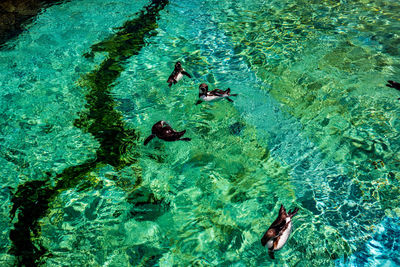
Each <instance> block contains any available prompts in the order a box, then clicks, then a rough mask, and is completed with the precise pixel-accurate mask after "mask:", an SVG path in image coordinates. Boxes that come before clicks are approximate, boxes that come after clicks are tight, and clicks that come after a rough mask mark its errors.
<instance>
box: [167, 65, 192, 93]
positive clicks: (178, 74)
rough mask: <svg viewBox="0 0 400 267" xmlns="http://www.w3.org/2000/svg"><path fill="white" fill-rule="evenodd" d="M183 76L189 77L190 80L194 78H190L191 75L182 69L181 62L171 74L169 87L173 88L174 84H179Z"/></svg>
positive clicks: (168, 81)
mask: <svg viewBox="0 0 400 267" xmlns="http://www.w3.org/2000/svg"><path fill="white" fill-rule="evenodd" d="M183 75H186V76H188V77H189V78H192V76H190V74H189V73H187V72H186V71H185V70H184V69H183V68H182V64H181V62H179V61H178V62H176V63H175V68H174V71H173V72H172V73H171V75H170V76H169V78H168V80H167V83H169V85H168V86H169V87H171V86H172V84H176V83H177V82H179V81H180V79H182V77H183Z"/></svg>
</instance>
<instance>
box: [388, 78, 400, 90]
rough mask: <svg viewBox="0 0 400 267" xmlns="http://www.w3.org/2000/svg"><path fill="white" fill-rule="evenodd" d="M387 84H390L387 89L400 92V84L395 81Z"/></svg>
mask: <svg viewBox="0 0 400 267" xmlns="http://www.w3.org/2000/svg"><path fill="white" fill-rule="evenodd" d="M387 82H388V83H387V84H386V86H387V87H390V88H394V89H397V90H400V83H398V82H394V81H391V80H389V81H387Z"/></svg>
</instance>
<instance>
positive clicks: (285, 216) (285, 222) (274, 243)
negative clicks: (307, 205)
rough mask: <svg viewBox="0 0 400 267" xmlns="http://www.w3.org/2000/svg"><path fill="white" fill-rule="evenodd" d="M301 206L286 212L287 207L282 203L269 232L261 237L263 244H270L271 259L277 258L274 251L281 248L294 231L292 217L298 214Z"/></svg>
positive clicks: (269, 253)
mask: <svg viewBox="0 0 400 267" xmlns="http://www.w3.org/2000/svg"><path fill="white" fill-rule="evenodd" d="M298 210H299V208H295V209H294V210H293V211H289V213H286V210H285V208H284V207H283V205H281V208H280V209H279V215H278V218H276V220H275V221H274V222H273V223H272V224H271V226H270V227H269V228H268V230H267V232H265V234H264V236H263V237H262V238H261V244H262V245H263V246H265V245H267V246H268V255H269V256H270V258H271V259H275V256H274V251H276V250H280V249H281V248H282V247H283V245H285V243H286V241H287V240H288V238H289V235H290V233H291V231H292V217H293V216H294V215H296V213H297V211H298Z"/></svg>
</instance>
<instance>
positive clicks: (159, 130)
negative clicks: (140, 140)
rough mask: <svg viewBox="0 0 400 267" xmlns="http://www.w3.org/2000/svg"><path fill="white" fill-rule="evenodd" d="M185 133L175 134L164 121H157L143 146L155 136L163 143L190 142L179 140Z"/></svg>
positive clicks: (184, 139) (188, 139) (183, 139)
mask: <svg viewBox="0 0 400 267" xmlns="http://www.w3.org/2000/svg"><path fill="white" fill-rule="evenodd" d="M185 132H186V130H183V131H181V132H176V131H174V130H173V129H172V128H171V126H169V125H168V123H166V122H165V121H159V122H157V123H156V124H154V125H153V127H152V128H151V135H150V136H149V137H147V138H146V140H144V145H147V143H148V142H150V141H151V139H153V138H154V137H156V136H157V137H158V138H160V139H162V140H164V141H178V140H181V141H190V140H191V139H190V138H187V137H185V138H181V137H182V136H183V135H184V134H185Z"/></svg>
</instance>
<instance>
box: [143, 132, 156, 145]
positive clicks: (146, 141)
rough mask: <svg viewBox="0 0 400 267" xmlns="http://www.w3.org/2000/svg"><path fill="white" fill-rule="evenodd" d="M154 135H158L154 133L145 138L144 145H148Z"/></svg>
mask: <svg viewBox="0 0 400 267" xmlns="http://www.w3.org/2000/svg"><path fill="white" fill-rule="evenodd" d="M154 137H156V136H155V135H154V134H151V135H149V137H147V138H146V140H144V145H147V144H148V143H149V142H150V141H151V140H152V139H153V138H154Z"/></svg>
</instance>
